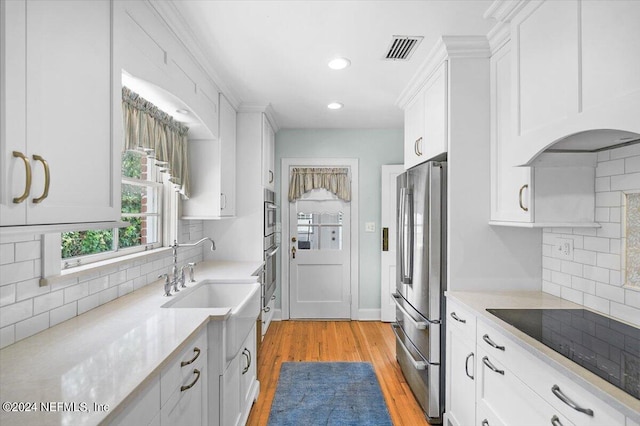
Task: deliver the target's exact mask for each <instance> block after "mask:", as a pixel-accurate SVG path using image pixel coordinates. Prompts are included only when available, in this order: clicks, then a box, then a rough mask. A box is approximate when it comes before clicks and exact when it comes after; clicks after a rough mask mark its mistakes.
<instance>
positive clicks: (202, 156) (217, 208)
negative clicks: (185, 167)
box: [182, 94, 236, 219]
mask: <svg viewBox="0 0 640 426" xmlns="http://www.w3.org/2000/svg"><path fill="white" fill-rule="evenodd" d="M219 123H220V132H219V134H220V138H219V139H213V140H198V139H195V140H189V148H188V149H189V161H190V168H191V197H190V198H189V199H188V200H184V201H183V202H182V218H183V219H222V218H226V217H233V216H235V199H236V194H235V189H236V111H235V109H234V108H233V106H232V105H231V104H230V103H229V101H227V99H226V98H225V97H224V95H223V94H220V120H219Z"/></svg>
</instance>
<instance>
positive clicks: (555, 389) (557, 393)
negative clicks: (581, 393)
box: [551, 385, 593, 416]
mask: <svg viewBox="0 0 640 426" xmlns="http://www.w3.org/2000/svg"><path fill="white" fill-rule="evenodd" d="M551 392H553V394H554V395H555V396H556V397H558V399H559V400H560V401H562V402H564V403H565V404H567V405H568V406H569V407H571V408H573V409H574V410H576V411H579V412H581V413H584V414H586V415H587V416H593V410H592V409H590V408H582V407H580V406H579V405H578V404H576V403H575V402H573V401H572V400H571V399H569V397H568V396H567V395H565V394H564V393H563V392H562V391H561V390H560V386H558V385H553V386H552V387H551Z"/></svg>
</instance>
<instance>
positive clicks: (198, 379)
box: [160, 354, 208, 426]
mask: <svg viewBox="0 0 640 426" xmlns="http://www.w3.org/2000/svg"><path fill="white" fill-rule="evenodd" d="M204 355H206V354H204ZM205 358H206V356H205ZM191 371H192V374H191V376H190V377H188V378H187V380H186V381H185V383H183V384H182V385H181V387H180V388H178V389H176V390H175V391H174V393H173V394H172V395H171V397H169V400H168V401H167V402H166V403H165V404H164V405H163V406H162V408H161V410H160V424H161V425H162V426H174V425H189V426H199V425H201V426H205V425H206V424H207V409H208V405H207V399H206V386H207V385H206V384H207V363H206V362H203V363H201V365H200V366H199V368H192V369H191Z"/></svg>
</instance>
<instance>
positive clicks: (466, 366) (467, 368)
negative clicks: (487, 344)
mask: <svg viewBox="0 0 640 426" xmlns="http://www.w3.org/2000/svg"><path fill="white" fill-rule="evenodd" d="M472 357H474V356H473V352H471V353H470V354H469V355H467V359H465V360H464V372H465V374H466V375H467V377H469V378H470V379H471V380H473V375H471V374H469V359H470V358H472Z"/></svg>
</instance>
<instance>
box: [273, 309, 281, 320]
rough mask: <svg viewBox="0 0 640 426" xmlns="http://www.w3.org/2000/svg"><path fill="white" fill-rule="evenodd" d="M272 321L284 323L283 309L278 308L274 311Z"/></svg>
mask: <svg viewBox="0 0 640 426" xmlns="http://www.w3.org/2000/svg"><path fill="white" fill-rule="evenodd" d="M271 321H282V309H280V308H278V309H274V310H273V317H272V318H271Z"/></svg>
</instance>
